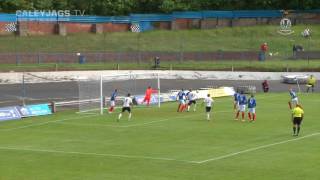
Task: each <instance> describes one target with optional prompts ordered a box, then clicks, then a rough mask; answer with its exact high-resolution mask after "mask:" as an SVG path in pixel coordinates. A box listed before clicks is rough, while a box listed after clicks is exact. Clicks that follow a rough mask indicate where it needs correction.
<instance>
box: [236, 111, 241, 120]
mask: <svg viewBox="0 0 320 180" xmlns="http://www.w3.org/2000/svg"><path fill="white" fill-rule="evenodd" d="M239 114H240V112H239V111H238V112H237V115H236V118H237V119H238V118H239Z"/></svg>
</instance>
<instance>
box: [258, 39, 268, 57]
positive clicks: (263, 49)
mask: <svg viewBox="0 0 320 180" xmlns="http://www.w3.org/2000/svg"><path fill="white" fill-rule="evenodd" d="M267 51H268V44H267V43H266V42H265V43H263V44H261V46H260V55H259V60H260V61H264V60H266V53H267Z"/></svg>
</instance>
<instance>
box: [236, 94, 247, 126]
mask: <svg viewBox="0 0 320 180" xmlns="http://www.w3.org/2000/svg"><path fill="white" fill-rule="evenodd" d="M246 105H247V97H246V95H245V94H244V93H243V91H241V93H240V96H239V109H238V111H237V115H236V119H235V120H239V114H240V112H241V115H242V121H245V120H244V113H245V111H246Z"/></svg>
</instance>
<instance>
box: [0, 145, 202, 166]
mask: <svg viewBox="0 0 320 180" xmlns="http://www.w3.org/2000/svg"><path fill="white" fill-rule="evenodd" d="M0 150H8V151H9V150H10V151H29V152H36V153H55V154H70V155H82V156H100V157H101V156H102V157H114V158H126V159H145V160H158V161H176V162H183V163H189V164H196V163H197V162H195V161H187V160H179V159H173V158H166V157H152V156H136V155H125V154H104V153H92V152H78V151H62V150H50V149H31V148H19V147H0Z"/></svg>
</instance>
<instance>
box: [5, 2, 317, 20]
mask: <svg viewBox="0 0 320 180" xmlns="http://www.w3.org/2000/svg"><path fill="white" fill-rule="evenodd" d="M319 8H320V0H290V1H288V0H1V1H0V12H2V13H15V12H16V11H17V10H71V11H72V10H81V11H83V10H84V11H85V14H86V15H101V16H110V15H117V16H119V15H129V14H130V13H170V12H172V11H198V10H279V9H284V10H310V9H319Z"/></svg>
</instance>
